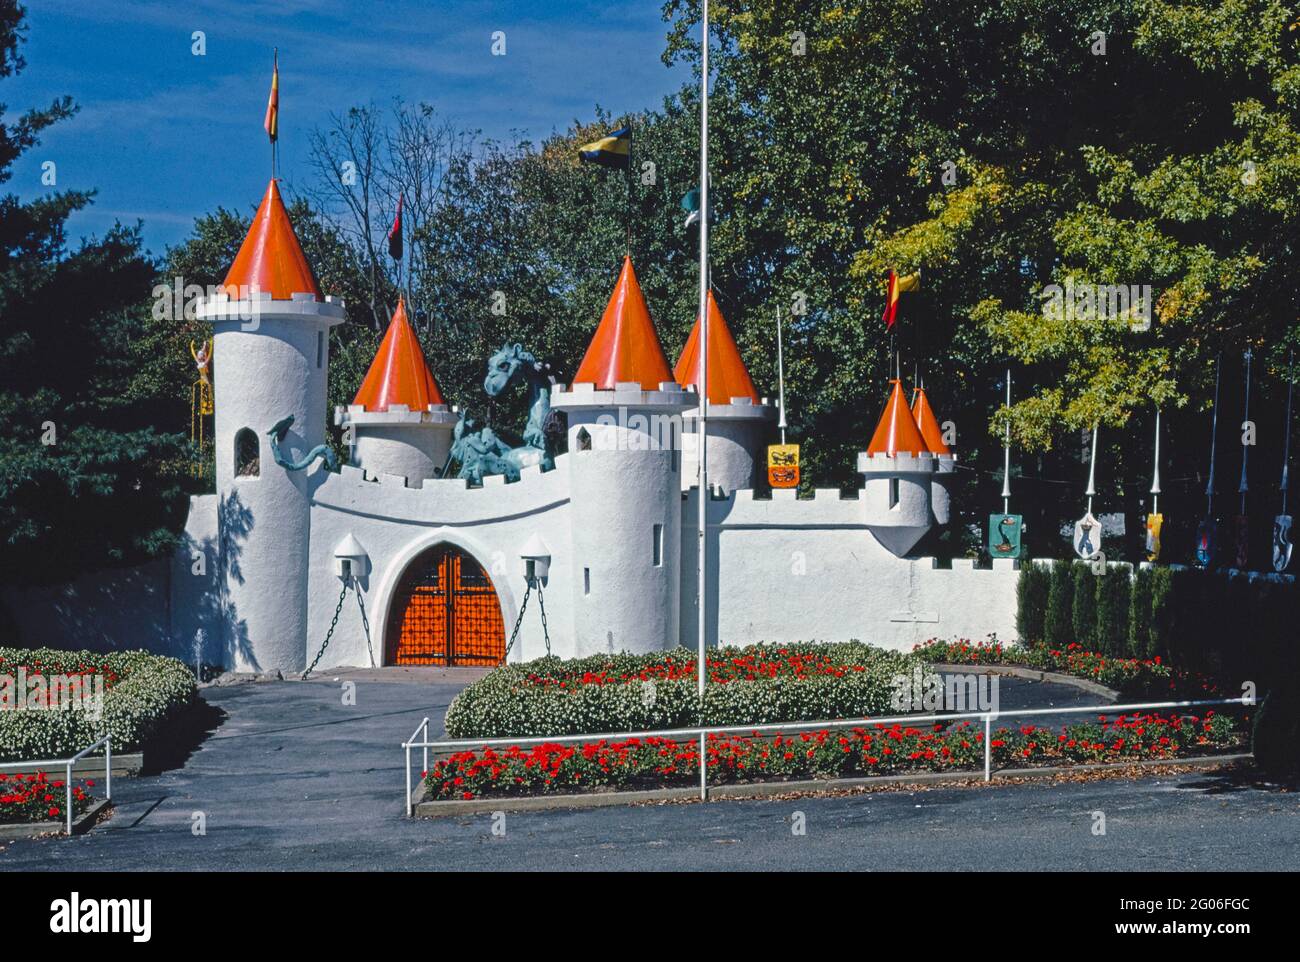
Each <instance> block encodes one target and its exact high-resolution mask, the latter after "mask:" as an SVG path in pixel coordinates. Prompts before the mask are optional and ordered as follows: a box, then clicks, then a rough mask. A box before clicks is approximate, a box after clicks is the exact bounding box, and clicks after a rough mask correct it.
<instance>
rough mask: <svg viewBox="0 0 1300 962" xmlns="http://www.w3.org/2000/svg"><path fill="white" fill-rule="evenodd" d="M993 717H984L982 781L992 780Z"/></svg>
mask: <svg viewBox="0 0 1300 962" xmlns="http://www.w3.org/2000/svg"><path fill="white" fill-rule="evenodd" d="M992 737H993V716H992V715H985V716H984V781H986V782H988V781H992V779H993V741H992Z"/></svg>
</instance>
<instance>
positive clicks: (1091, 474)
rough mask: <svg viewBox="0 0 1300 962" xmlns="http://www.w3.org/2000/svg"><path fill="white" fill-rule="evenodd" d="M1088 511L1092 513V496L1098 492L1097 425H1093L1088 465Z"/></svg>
mask: <svg viewBox="0 0 1300 962" xmlns="http://www.w3.org/2000/svg"><path fill="white" fill-rule="evenodd" d="M1084 493H1085V494H1087V495H1088V513H1089V514H1092V498H1093V495H1095V494H1096V493H1097V425H1095V424H1094V425H1093V426H1092V458H1091V462H1090V463H1089V465H1088V490H1087V491H1086V492H1084Z"/></svg>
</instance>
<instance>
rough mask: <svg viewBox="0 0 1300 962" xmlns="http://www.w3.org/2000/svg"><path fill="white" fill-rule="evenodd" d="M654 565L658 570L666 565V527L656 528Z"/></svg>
mask: <svg viewBox="0 0 1300 962" xmlns="http://www.w3.org/2000/svg"><path fill="white" fill-rule="evenodd" d="M653 550H654V565H655V567H656V568H658V567H660V566H661V565H662V564H663V563H664V526H663V525H661V524H657V525H655V527H654V549H653Z"/></svg>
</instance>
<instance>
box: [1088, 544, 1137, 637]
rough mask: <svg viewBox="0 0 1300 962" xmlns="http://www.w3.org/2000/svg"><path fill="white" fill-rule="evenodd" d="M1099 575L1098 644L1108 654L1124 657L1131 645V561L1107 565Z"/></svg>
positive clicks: (1097, 576)
mask: <svg viewBox="0 0 1300 962" xmlns="http://www.w3.org/2000/svg"><path fill="white" fill-rule="evenodd" d="M1095 577H1096V578H1097V627H1096V635H1095V636H1094V641H1095V647H1096V649H1097V650H1098V651H1102V652H1105V653H1106V654H1108V655H1115V656H1116V657H1123V656H1126V655H1129V654H1131V653H1130V652H1129V651H1128V650H1127V649H1128V619H1129V607H1130V605H1131V604H1132V581H1131V571H1130V569H1129V567H1128V566H1127V565H1114V566H1107V569H1106V571H1105V573H1104V574H1100V575H1096V576H1095Z"/></svg>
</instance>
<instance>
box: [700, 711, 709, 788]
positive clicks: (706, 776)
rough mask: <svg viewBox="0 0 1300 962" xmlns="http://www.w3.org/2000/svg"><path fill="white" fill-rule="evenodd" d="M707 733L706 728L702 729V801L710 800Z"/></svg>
mask: <svg viewBox="0 0 1300 962" xmlns="http://www.w3.org/2000/svg"><path fill="white" fill-rule="evenodd" d="M705 741H706V734H705V731H704V729H702V728H701V729H700V801H702V802H707V801H708V800H709V763H708V759H707V758H706V757H705V754H704V745H705Z"/></svg>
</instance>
